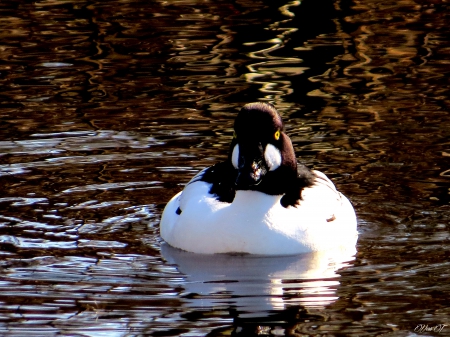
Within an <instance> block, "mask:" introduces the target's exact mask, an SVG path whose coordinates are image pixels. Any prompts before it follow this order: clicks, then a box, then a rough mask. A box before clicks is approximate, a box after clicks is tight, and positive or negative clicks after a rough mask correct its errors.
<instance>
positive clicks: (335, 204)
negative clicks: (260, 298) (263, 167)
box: [160, 181, 357, 255]
mask: <svg viewBox="0 0 450 337" xmlns="http://www.w3.org/2000/svg"><path fill="white" fill-rule="evenodd" d="M210 187H211V185H210V184H208V183H205V182H203V181H196V182H194V183H190V184H188V185H187V186H186V188H185V190H184V191H183V192H182V193H179V194H177V195H176V196H175V197H173V198H172V200H171V201H170V202H169V203H168V204H167V206H166V208H165V210H164V212H163V216H162V219H161V226H160V228H161V236H162V238H163V239H164V240H165V241H166V242H167V243H169V244H170V245H172V246H174V247H177V248H181V249H184V250H187V251H191V252H195V253H206V254H212V253H231V252H240V253H251V254H270V255H286V254H298V253H305V252H311V251H323V250H328V249H335V248H336V247H339V246H342V247H344V248H346V249H347V248H348V247H351V246H355V244H356V238H357V232H356V216H355V213H354V210H353V207H352V206H351V204H350V202H349V201H348V199H347V198H346V197H345V196H343V195H342V194H340V193H339V194H338V192H336V191H335V190H334V191H332V190H331V189H330V188H329V186H326V185H320V184H319V185H317V186H314V187H312V188H307V189H305V190H304V198H303V199H304V200H303V201H302V202H301V204H300V206H298V207H292V206H290V207H288V208H284V207H283V206H281V204H280V199H281V196H271V195H267V194H265V193H261V192H256V191H237V192H236V196H235V199H234V200H233V202H232V203H225V202H220V201H217V200H216V198H215V197H214V196H212V195H210V194H209V193H208V192H209V189H210ZM336 195H338V196H339V197H338V198H336ZM178 207H179V208H180V209H181V210H182V213H181V214H180V215H177V214H176V210H177V209H178ZM330 214H332V215H333V216H334V220H333V221H329V222H328V221H327V219H328V220H329V219H330Z"/></svg>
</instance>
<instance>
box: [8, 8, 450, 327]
mask: <svg viewBox="0 0 450 337" xmlns="http://www.w3.org/2000/svg"><path fill="white" fill-rule="evenodd" d="M449 20H450V8H449V5H448V3H447V2H446V1H440V0H436V1H422V0H417V1H411V0H405V1H398V2H394V1H372V0H354V1H347V0H335V1H328V0H325V1H320V2H319V1H313V0H304V1H301V2H300V1H280V2H274V1H234V2H225V1H214V2H212V1H195V0H176V1H175V0H174V1H151V2H147V1H126V0H123V1H108V2H92V1H71V0H65V1H53V0H48V1H37V2H29V1H2V2H1V3H0V35H1V38H0V83H1V87H2V89H1V92H0V130H1V131H0V183H1V186H2V187H1V194H0V256H1V260H0V263H1V267H2V276H1V278H0V334H1V335H2V336H25V335H30V336H142V335H153V336H201V335H208V336H226V335H230V334H231V335H242V336H251V335H257V334H258V335H284V334H286V335H294V334H298V335H302V336H303V335H312V336H319V335H320V336H323V335H327V336H331V335H333V336H347V335H352V336H379V335H382V334H383V335H386V336H416V335H417V336H435V335H440V336H441V335H442V336H443V335H450V307H449V304H448V303H449V298H450V285H449V283H448V278H449V276H450V273H449V267H450V262H449V248H450V242H449V228H448V227H449V217H450V216H449V215H450V213H449V210H450V207H449V202H450V197H449V193H450V161H449V156H450V131H449V130H450V116H449V111H450V106H449V105H450V100H449V97H450V95H449V94H450V86H449V80H448V78H449V73H450V61H449V59H450V29H449V28H448V22H449ZM258 100H260V101H269V102H272V103H273V104H275V106H276V107H277V108H278V109H279V111H280V112H281V113H282V115H283V117H284V118H285V121H286V129H287V132H288V133H289V134H290V135H291V138H292V140H293V143H294V145H295V149H296V152H297V154H298V156H299V159H300V160H302V161H303V162H304V163H306V164H307V165H308V166H310V167H312V168H316V169H319V170H322V171H324V172H325V173H327V174H328V175H329V176H330V177H332V178H333V179H334V181H335V182H336V184H337V185H338V187H339V188H340V189H341V190H342V191H343V192H344V193H345V194H346V195H348V196H349V198H350V199H351V200H352V202H353V203H354V205H355V209H356V211H357V213H358V218H359V231H360V233H361V234H360V238H359V242H358V246H357V253H356V255H355V256H354V257H352V256H351V255H352V254H348V255H344V256H337V255H331V256H330V255H327V254H306V255H302V256H295V257H292V256H291V257H280V258H261V257H258V258H257V257H251V256H212V257H211V256H209V257H208V256H196V255H192V254H189V253H183V252H180V251H177V250H173V249H171V248H170V247H168V246H166V245H165V244H163V243H162V241H161V239H160V238H159V236H158V225H159V220H160V216H161V212H162V209H163V207H164V205H165V203H166V202H167V201H168V200H169V199H170V197H171V196H172V195H174V194H175V193H176V192H178V191H179V190H180V189H182V187H183V185H184V184H185V183H186V182H187V181H188V180H189V179H190V177H192V176H193V175H194V174H195V173H196V172H197V171H198V170H199V169H201V168H204V167H206V166H209V165H211V164H212V163H214V162H216V161H218V160H222V159H224V158H225V157H226V155H227V150H228V143H229V141H230V140H231V137H232V123H233V119H234V117H235V116H236V113H237V111H238V109H239V108H240V107H241V106H242V105H243V104H245V103H248V102H252V101H258ZM446 324H448V325H449V326H443V325H446Z"/></svg>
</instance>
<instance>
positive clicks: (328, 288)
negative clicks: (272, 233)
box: [161, 244, 356, 318]
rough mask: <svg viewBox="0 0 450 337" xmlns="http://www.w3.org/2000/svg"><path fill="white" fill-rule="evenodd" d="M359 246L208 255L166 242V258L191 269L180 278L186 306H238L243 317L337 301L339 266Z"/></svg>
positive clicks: (164, 252)
mask: <svg viewBox="0 0 450 337" xmlns="http://www.w3.org/2000/svg"><path fill="white" fill-rule="evenodd" d="M355 252H356V250H355V248H353V249H352V250H349V251H342V250H338V251H333V252H332V251H326V252H314V253H308V254H299V255H290V256H257V255H248V254H247V255H230V254H213V255H208V254H194V253H190V252H185V251H182V250H179V249H176V248H173V247H170V246H169V245H168V244H163V245H162V246H161V253H162V256H163V257H164V259H165V260H167V261H168V262H169V263H173V264H176V265H177V268H178V270H179V271H180V272H181V273H183V274H185V275H186V279H185V280H183V282H182V283H181V284H180V285H181V287H182V288H184V291H183V293H184V295H185V296H184V302H185V305H186V307H189V308H203V309H205V310H210V309H211V308H216V309H218V310H219V309H224V310H227V309H230V308H235V310H237V311H238V312H239V317H241V318H244V317H247V318H248V317H267V315H271V314H273V313H275V312H280V311H279V310H284V309H287V308H289V307H299V306H300V307H302V308H309V309H314V308H316V309H318V308H323V307H324V306H326V305H329V304H331V303H333V302H334V301H336V299H337V294H336V291H337V288H338V285H339V281H338V277H339V275H338V274H336V270H338V269H339V268H342V267H344V266H347V265H348V264H347V263H346V261H351V260H353V259H354V257H352V255H353V254H354V253H355ZM274 310H275V312H274Z"/></svg>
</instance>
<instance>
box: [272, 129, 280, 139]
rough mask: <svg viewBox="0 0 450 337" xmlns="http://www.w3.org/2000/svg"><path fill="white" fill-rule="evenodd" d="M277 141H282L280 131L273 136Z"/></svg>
mask: <svg viewBox="0 0 450 337" xmlns="http://www.w3.org/2000/svg"><path fill="white" fill-rule="evenodd" d="M273 136H274V138H275V140H278V139H280V130H278V131H277V132H275V134H274V135H273Z"/></svg>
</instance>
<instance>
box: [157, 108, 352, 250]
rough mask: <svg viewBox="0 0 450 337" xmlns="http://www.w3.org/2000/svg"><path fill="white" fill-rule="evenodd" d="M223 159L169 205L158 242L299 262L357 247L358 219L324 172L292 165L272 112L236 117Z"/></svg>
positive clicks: (245, 111)
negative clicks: (300, 257)
mask: <svg viewBox="0 0 450 337" xmlns="http://www.w3.org/2000/svg"><path fill="white" fill-rule="evenodd" d="M234 130H235V137H234V139H233V141H232V142H231V151H230V155H229V157H228V159H227V160H226V161H224V162H221V163H218V164H216V165H214V166H211V167H209V168H207V169H204V170H203V171H201V172H200V173H198V174H197V175H196V176H195V177H194V178H193V179H192V180H191V181H190V182H189V183H188V184H187V185H186V187H185V188H184V190H183V191H182V192H180V193H178V194H177V195H175V196H174V197H173V198H172V199H171V200H170V201H169V203H168V204H167V206H166V208H165V209H164V213H163V216H162V219H161V236H162V238H163V239H164V240H165V241H166V242H167V243H169V244H170V245H172V246H174V247H178V248H181V249H183V250H187V251H190V252H195V253H206V254H212V253H230V252H239V253H250V254H272V255H283V254H298V253H305V252H313V251H322V250H327V249H332V248H336V247H344V248H346V247H351V246H355V244H356V239H357V231H356V216H355V212H354V210H353V207H352V205H351V204H350V202H349V201H348V199H347V198H346V197H345V196H344V195H343V194H341V193H340V192H338V191H337V190H336V188H335V187H334V185H333V183H332V182H331V181H330V180H329V179H328V178H327V177H326V176H325V175H324V174H323V173H321V172H318V171H311V170H309V169H308V168H307V167H305V166H304V165H301V164H297V160H296V157H295V153H294V149H293V146H292V143H291V140H290V139H289V137H288V136H287V135H286V134H285V133H284V132H283V122H282V120H281V117H280V115H279V114H278V112H277V111H276V109H275V108H274V107H273V106H272V105H269V104H265V103H251V104H247V105H245V106H244V107H243V108H242V110H241V111H240V113H239V115H238V116H237V118H236V121H235V124H234Z"/></svg>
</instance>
